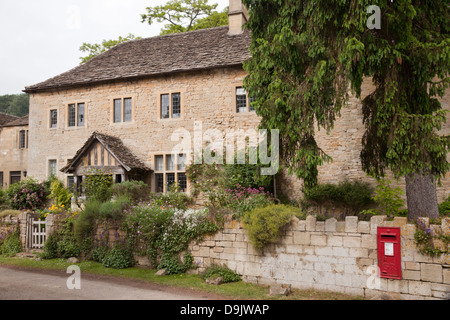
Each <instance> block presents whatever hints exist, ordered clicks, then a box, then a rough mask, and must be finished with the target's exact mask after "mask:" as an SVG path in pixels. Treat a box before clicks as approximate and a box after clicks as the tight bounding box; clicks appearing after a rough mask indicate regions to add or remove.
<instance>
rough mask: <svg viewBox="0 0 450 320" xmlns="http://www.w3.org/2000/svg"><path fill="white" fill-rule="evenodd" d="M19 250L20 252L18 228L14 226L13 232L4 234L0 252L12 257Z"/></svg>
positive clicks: (20, 244)
mask: <svg viewBox="0 0 450 320" xmlns="http://www.w3.org/2000/svg"><path fill="white" fill-rule="evenodd" d="M0 240H1V239H0ZM19 252H22V243H21V242H20V230H19V228H16V230H15V231H14V232H12V233H10V234H8V235H6V237H5V238H4V240H3V243H0V254H2V255H4V256H7V257H14V256H15V255H16V254H17V253H19Z"/></svg>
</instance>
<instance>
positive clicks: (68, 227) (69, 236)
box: [41, 212, 86, 259]
mask: <svg viewBox="0 0 450 320" xmlns="http://www.w3.org/2000/svg"><path fill="white" fill-rule="evenodd" d="M77 217H78V214H77V213H71V212H65V213H64V214H62V215H61V217H60V218H61V225H60V228H59V229H58V230H57V231H55V232H54V233H52V234H51V235H50V236H49V237H48V239H47V241H46V242H45V244H44V247H43V253H42V255H41V257H42V258H43V259H53V258H65V259H67V258H70V257H78V256H79V255H80V254H81V252H82V247H81V245H80V243H79V242H78V241H77V239H76V237H75V234H74V224H75V221H76V220H77ZM83 240H86V239H83ZM82 243H83V242H81V244H82Z"/></svg>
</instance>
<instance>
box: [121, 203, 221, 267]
mask: <svg viewBox="0 0 450 320" xmlns="http://www.w3.org/2000/svg"><path fill="white" fill-rule="evenodd" d="M124 215H125V218H124V222H123V229H124V230H125V231H126V234H127V238H128V240H129V242H130V243H132V244H133V248H135V249H136V251H137V253H138V254H140V255H144V254H146V255H148V256H149V258H150V259H151V261H152V264H153V265H154V266H157V268H158V269H161V268H166V272H167V273H168V274H172V273H180V272H184V271H185V270H187V269H186V268H189V267H190V265H191V262H189V260H190V257H189V255H190V254H189V253H188V252H187V249H188V245H189V243H190V242H191V241H192V240H194V239H198V238H200V237H201V236H202V235H204V234H206V233H212V232H216V231H217V230H218V226H217V225H216V224H215V223H214V222H213V221H211V220H209V218H208V210H207V209H201V210H194V209H175V208H164V207H161V206H159V205H155V203H154V202H150V203H140V204H139V205H137V206H134V207H132V208H130V209H128V210H127V211H126V212H125V214H124ZM182 252H185V259H184V262H181V261H180V259H179V254H180V253H182ZM158 261H159V263H158Z"/></svg>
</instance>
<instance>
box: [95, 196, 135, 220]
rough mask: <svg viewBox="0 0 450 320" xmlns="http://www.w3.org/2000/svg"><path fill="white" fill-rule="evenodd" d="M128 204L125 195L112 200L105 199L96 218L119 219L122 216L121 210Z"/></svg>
mask: <svg viewBox="0 0 450 320" xmlns="http://www.w3.org/2000/svg"><path fill="white" fill-rule="evenodd" d="M129 206H130V202H129V200H128V198H127V197H124V196H122V197H120V198H117V199H116V200H114V201H106V202H103V203H102V204H101V205H100V208H99V211H98V217H97V219H102V220H104V221H111V220H112V221H120V220H121V219H122V218H123V211H124V210H125V209H127V208H128V207H129Z"/></svg>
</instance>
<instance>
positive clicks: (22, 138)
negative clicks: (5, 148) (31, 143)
mask: <svg viewBox="0 0 450 320" xmlns="http://www.w3.org/2000/svg"><path fill="white" fill-rule="evenodd" d="M19 149H25V130H21V131H20V132H19Z"/></svg>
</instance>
